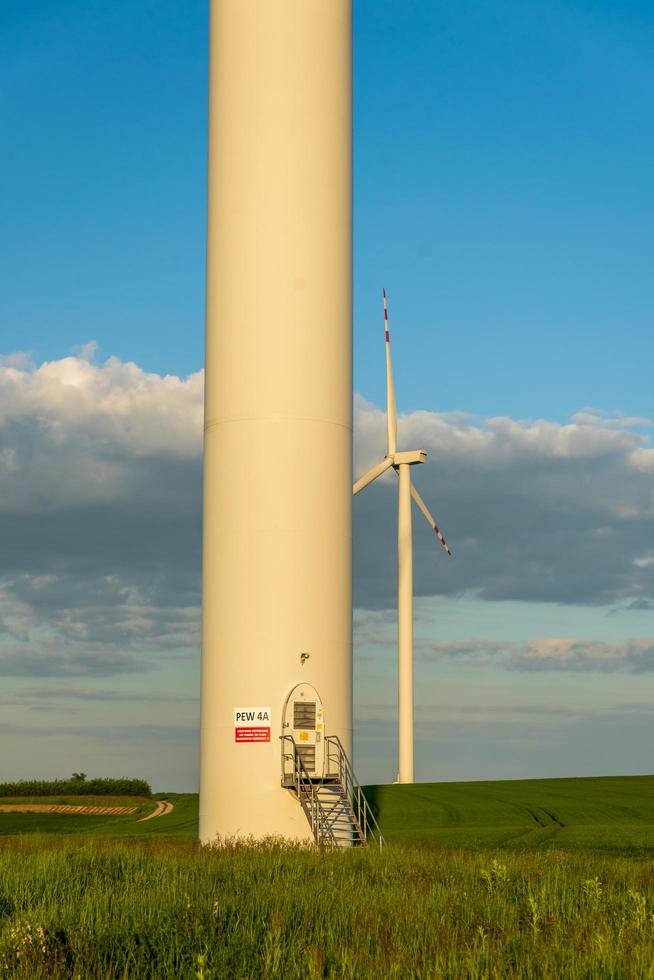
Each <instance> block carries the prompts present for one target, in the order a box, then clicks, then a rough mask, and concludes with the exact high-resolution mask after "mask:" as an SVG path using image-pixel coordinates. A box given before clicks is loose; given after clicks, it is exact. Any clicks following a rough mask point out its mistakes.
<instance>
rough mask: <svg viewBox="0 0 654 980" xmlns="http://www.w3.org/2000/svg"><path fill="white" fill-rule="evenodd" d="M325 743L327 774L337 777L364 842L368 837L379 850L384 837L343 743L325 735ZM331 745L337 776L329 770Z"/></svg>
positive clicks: (334, 737)
mask: <svg viewBox="0 0 654 980" xmlns="http://www.w3.org/2000/svg"><path fill="white" fill-rule="evenodd" d="M325 742H326V743H327V767H328V771H329V774H330V775H337V778H338V781H339V783H340V785H341V786H342V788H343V791H344V793H345V794H346V795H347V797H348V798H349V800H350V801H351V803H352V809H353V810H354V813H355V816H356V819H357V822H358V824H359V827H360V829H361V832H362V834H363V838H364V840H365V841H367V840H368V836H369V835H370V837H371V838H372V839H373V840H374V841H375V843H376V844H377V845H378V847H379V849H380V850H381V848H382V847H383V846H384V844H385V843H386V841H385V840H384V835H383V834H382V832H381V827H380V826H379V824H378V823H377V818H376V817H375V814H374V813H373V811H372V808H371V807H370V804H369V803H368V801H367V799H366V795H365V793H364V792H363V789H362V787H361V784H360V783H359V780H358V779H357V778H356V776H355V774H354V769H353V768H352V763H351V762H350V760H349V758H348V755H347V752H346V751H345V749H344V748H343V743H342V742H341V740H340V738H339V737H338V735H326V736H325ZM332 745H333V746H334V747H335V748H336V752H337V757H336V758H337V763H338V773H337V774H335V773H333V772H332V770H331V764H332V761H333V756H332V754H331V753H330V748H331V746H332Z"/></svg>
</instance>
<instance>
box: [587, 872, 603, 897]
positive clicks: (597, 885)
mask: <svg viewBox="0 0 654 980" xmlns="http://www.w3.org/2000/svg"><path fill="white" fill-rule="evenodd" d="M584 895H585V896H586V898H589V899H590V900H591V901H592V902H599V900H600V899H601V897H602V882H601V881H600V880H599V878H587V879H586V881H585V882H584Z"/></svg>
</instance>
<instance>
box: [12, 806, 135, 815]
mask: <svg viewBox="0 0 654 980" xmlns="http://www.w3.org/2000/svg"><path fill="white" fill-rule="evenodd" d="M136 810H137V807H135V806H70V805H67V804H63V803H62V804H61V805H59V806H57V805H56V804H54V803H1V804H0V813H81V814H88V815H89V816H98V817H104V816H111V815H113V814H116V815H121V814H127V813H135V811H136ZM153 816H154V814H153Z"/></svg>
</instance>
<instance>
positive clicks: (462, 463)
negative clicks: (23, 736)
mask: <svg viewBox="0 0 654 980" xmlns="http://www.w3.org/2000/svg"><path fill="white" fill-rule="evenodd" d="M95 358H96V351H95V348H94V347H93V345H86V346H85V347H84V348H80V349H79V351H78V353H77V354H76V355H71V356H68V357H64V358H62V359H60V360H54V361H49V362H46V363H44V364H41V365H39V366H36V365H34V364H32V362H31V360H30V358H29V356H28V355H24V354H19V355H9V356H6V357H4V358H2V359H0V477H1V479H0V540H1V542H2V549H1V551H0V586H1V587H2V589H3V592H2V596H0V617H2V624H3V625H2V627H1V628H0V671H4V672H5V673H7V672H10V673H13V674H15V673H17V672H20V671H21V670H22V671H23V673H25V674H29V673H30V672H32V673H39V672H41V673H43V672H44V667H43V664H44V663H45V660H47V658H51V660H50V662H51V663H52V665H53V667H52V670H53V671H56V672H59V673H62V674H71V673H75V672H76V671H77V670H78V669H79V671H80V672H81V673H84V672H87V673H90V674H92V673H94V672H95V673H103V672H104V673H106V672H107V671H110V672H111V671H121V670H123V669H130V666H129V665H130V664H132V666H134V665H136V669H139V670H142V669H147V668H149V666H150V664H151V662H152V659H151V658H152V656H153V655H154V653H158V654H159V655H162V656H168V655H172V654H173V652H174V651H175V650H184V651H187V652H189V651H194V652H197V646H198V638H199V579H200V520H201V514H200V502H201V449H202V419H203V376H202V373H201V372H198V373H196V374H193V375H191V376H189V377H188V378H185V379H183V378H177V377H174V376H165V377H161V376H160V375H157V374H153V373H148V372H145V371H143V370H142V369H141V368H140V367H139V366H138V365H136V364H133V363H123V362H121V361H119V360H118V359H117V358H109V359H108V360H106V361H104V362H102V363H99V362H97V360H96V359H95ZM355 408H356V412H355V421H356V425H355V444H356V463H355V471H356V472H357V473H359V472H362V471H363V470H364V469H366V468H367V467H368V466H370V465H372V464H373V463H374V462H376V461H377V460H378V459H380V458H381V457H382V456H383V455H384V452H385V438H386V423H385V417H384V413H383V412H382V411H380V410H379V409H378V408H376V407H375V406H373V405H371V404H369V403H367V402H365V401H364V400H363V399H361V398H357V399H356V400H355ZM582 415H585V416H592V419H591V420H590V421H589V419H588V418H583V417H582V418H581V419H580V418H577V420H576V421H574V420H573V421H572V422H570V423H568V424H559V423H554V422H549V421H547V420H513V419H509V418H492V419H480V418H478V417H475V416H471V415H466V414H465V413H462V412H456V413H434V412H427V411H420V412H414V413H412V414H411V415H406V416H402V417H400V420H399V444H400V448H407V449H408V448H418V447H423V448H425V449H427V450H428V452H429V459H428V461H427V464H426V465H425V466H420V467H416V468H415V472H414V474H413V475H414V477H415V481H416V484H417V486H418V487H419V488H420V490H421V492H422V493H423V496H424V497H425V499H426V501H427V504H428V505H429V506H430V507H431V508H432V509H433V512H434V515H435V517H436V519H437V520H438V522H439V524H440V525H441V526H442V528H443V531H444V532H445V534H446V537H447V538H448V541H449V542H450V544H451V545H452V547H453V550H454V553H455V558H454V559H453V560H449V559H447V558H446V557H445V556H444V555H443V554H442V553H441V551H440V549H439V548H438V547H437V546H436V543H435V539H434V536H433V534H429V532H428V530H427V528H426V527H425V526H424V522H423V518H422V516H421V515H420V514H419V512H417V511H416V526H415V536H414V539H415V575H414V585H415V589H416V593H417V594H418V595H423V596H430V595H453V594H458V595H462V594H466V593H467V594H471V595H474V596H479V597H482V598H485V599H489V600H492V599H516V600H529V601H550V602H575V603H590V604H602V603H609V604H610V603H615V602H616V601H621V602H622V603H623V606H624V607H626V608H632V609H638V608H640V609H643V608H648V604H649V603H650V602H651V598H650V597H654V564H652V563H651V562H650V561H649V556H650V555H651V554H654V463H651V460H652V459H654V448H652V447H651V445H650V442H649V439H648V438H647V436H646V435H644V434H643V431H642V429H643V425H642V424H641V423H643V420H642V419H635V420H629V419H624V418H622V417H620V418H617V416H615V415H611V416H610V417H609V418H608V421H607V420H606V419H605V418H604V416H603V415H602V413H600V412H599V411H598V410H595V409H593V410H590V409H585V410H584V413H582ZM618 422H619V424H617V423H618ZM630 422H634V424H636V429H637V431H634V429H633V428H632V427H630ZM614 423H615V424H614ZM396 493H397V491H396V481H395V479H394V477H393V476H392V474H391V475H390V476H389V477H388V479H387V480H386V481H380V482H379V484H375V485H373V486H372V487H369V488H368V489H367V490H366V491H365V492H364V493H362V494H360V495H359V496H358V497H357V498H356V500H355V504H354V507H355V523H354V527H355V549H354V552H355V587H356V599H357V604H358V605H359V606H360V607H361V608H364V609H368V610H371V609H373V610H375V609H376V610H383V609H385V608H394V607H395V602H396V596H395V574H396V559H395V519H396V503H397V500H396ZM376 632H377V633H378V634H380V631H379V630H376ZM380 635H381V634H380ZM112 646H113V647H114V648H115V649H116V650H118V651H119V653H120V657H119V658H118V659H116V658H115V657H114V658H113V659H111V658H109V659H106V657H107V656H108V653H109V652H110V651H111V648H112ZM579 656H581V655H579ZM633 656H634V657H635V658H636V659H635V660H634V661H633V662H634V664H635V663H636V660H637V657H636V653H634V655H633ZM643 656H645V654H643ZM130 657H131V658H133V659H132V660H130ZM536 659H537V658H536ZM582 659H583V657H582ZM523 660H524V652H523ZM609 660H610V658H609ZM555 661H556V657H555V655H554V654H553V653H550V655H549V656H548V657H541V658H540V659H539V660H538V662H539V663H545V662H547V663H550V664H551V663H554V662H555ZM559 662H562V660H561V656H559ZM598 662H599V661H598ZM525 663H526V661H525ZM525 669H526V668H525ZM634 669H635V668H634Z"/></svg>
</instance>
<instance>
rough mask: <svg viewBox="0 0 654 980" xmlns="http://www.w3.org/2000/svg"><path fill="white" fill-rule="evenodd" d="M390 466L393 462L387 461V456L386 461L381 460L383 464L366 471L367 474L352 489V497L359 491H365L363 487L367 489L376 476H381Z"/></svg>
mask: <svg viewBox="0 0 654 980" xmlns="http://www.w3.org/2000/svg"><path fill="white" fill-rule="evenodd" d="M392 465H393V460H392V459H389V458H388V456H387V457H386V459H385V460H383V462H381V463H377V465H376V466H373V468H372V469H371V470H368V472H367V473H364V474H363V476H360V477H359V479H358V480H357V482H356V483H355V484H354V486H353V487H352V496H356V494H357V493H359V491H360V490H363V489H365V487H367V486H368V484H369V483H372V481H373V480H376V479H377V477H378V476H381V475H382V473H385V472H386V470H387V469H389V467H391V466H392Z"/></svg>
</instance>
